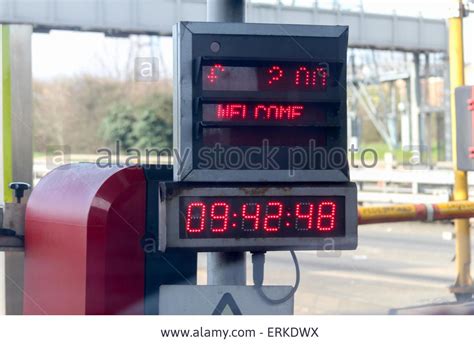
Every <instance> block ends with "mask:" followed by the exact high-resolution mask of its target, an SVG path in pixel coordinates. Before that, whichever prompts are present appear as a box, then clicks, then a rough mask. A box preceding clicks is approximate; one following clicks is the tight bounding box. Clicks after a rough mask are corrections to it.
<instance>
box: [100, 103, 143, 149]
mask: <svg viewBox="0 0 474 348" xmlns="http://www.w3.org/2000/svg"><path fill="white" fill-rule="evenodd" d="M135 123H136V117H135V115H134V114H133V111H132V110H131V108H130V107H129V106H127V105H122V104H119V105H115V106H114V107H112V109H111V110H110V111H109V113H108V115H107V117H105V118H104V119H103V121H102V124H101V127H100V133H101V135H102V136H103V137H104V139H105V140H106V141H107V142H108V143H109V145H113V144H114V143H115V142H117V141H118V142H120V145H121V147H122V149H127V148H130V147H132V146H134V145H135V143H136V138H135V136H134V126H135Z"/></svg>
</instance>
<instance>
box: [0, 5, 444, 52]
mask: <svg viewBox="0 0 474 348" xmlns="http://www.w3.org/2000/svg"><path fill="white" fill-rule="evenodd" d="M221 1H222V0H221ZM219 2H220V1H219ZM222 2H224V1H222ZM205 20H206V0H160V1H149V0H55V1H51V0H35V1H31V0H0V23H22V24H32V25H33V26H34V29H35V31H48V30H51V29H68V30H83V31H100V32H105V33H107V34H109V35H122V36H123V35H128V34H132V33H142V34H158V35H165V36H169V35H171V28H172V25H173V24H175V23H176V22H178V21H205ZM246 21H247V22H254V23H281V24H327V25H349V26H350V28H351V29H350V35H349V46H350V47H356V48H374V49H387V50H400V51H420V52H426V51H446V50H447V28H446V23H445V21H444V20H438V19H425V18H422V17H407V16H398V15H396V14H392V15H383V14H374V13H366V12H353V11H345V10H332V9H322V8H318V7H317V5H315V6H314V7H297V6H284V5H282V4H281V3H280V4H276V5H272V4H260V3H253V2H250V1H247V19H246Z"/></svg>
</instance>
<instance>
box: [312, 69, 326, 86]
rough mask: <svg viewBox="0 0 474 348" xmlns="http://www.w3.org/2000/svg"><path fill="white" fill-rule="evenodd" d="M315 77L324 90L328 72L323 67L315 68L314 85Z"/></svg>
mask: <svg viewBox="0 0 474 348" xmlns="http://www.w3.org/2000/svg"><path fill="white" fill-rule="evenodd" d="M316 75H317V76H318V79H319V81H320V85H321V87H322V88H326V86H327V84H328V71H327V70H326V69H325V68H323V67H318V68H316V71H315V74H314V75H313V79H314V81H315V83H316Z"/></svg>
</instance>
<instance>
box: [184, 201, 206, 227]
mask: <svg viewBox="0 0 474 348" xmlns="http://www.w3.org/2000/svg"><path fill="white" fill-rule="evenodd" d="M195 212H198V215H194V214H193V213H195ZM205 217H206V206H205V205H204V203H201V202H193V203H191V204H190V205H188V209H187V211H186V232H189V233H201V232H202V231H204V224H205V222H206V220H205Z"/></svg>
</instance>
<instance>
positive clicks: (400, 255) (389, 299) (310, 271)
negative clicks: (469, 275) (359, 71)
mask: <svg viewBox="0 0 474 348" xmlns="http://www.w3.org/2000/svg"><path fill="white" fill-rule="evenodd" d="M452 231H453V226H452V225H451V224H448V223H446V224H444V223H443V224H440V223H436V224H427V223H412V222H410V223H392V224H378V225H367V226H361V227H360V228H359V248H358V250H357V251H351V252H343V253H342V254H336V255H334V254H325V253H322V252H315V251H314V252H298V258H299V262H300V267H301V285H300V288H299V290H298V292H297V295H296V301H295V314H385V313H388V311H389V310H390V309H393V308H403V307H410V306H417V305H425V304H430V303H441V302H449V301H453V296H452V295H451V294H450V293H449V291H448V289H447V287H448V286H449V285H451V284H452V283H453V281H454V277H455V264H454V262H453V257H454V240H446V239H443V233H444V232H452ZM250 264H251V263H250V259H249V260H248V267H249V269H248V279H249V284H250V282H251V274H252V273H251V268H250ZM204 270H205V260H204V259H203V260H201V259H200V271H199V276H198V282H199V283H200V284H205V271H204ZM265 273H266V277H265V284H267V285H268V284H284V285H288V284H292V283H293V281H294V266H293V262H292V260H291V257H290V254H289V253H288V252H273V253H268V254H267V263H266V267H265Z"/></svg>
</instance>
